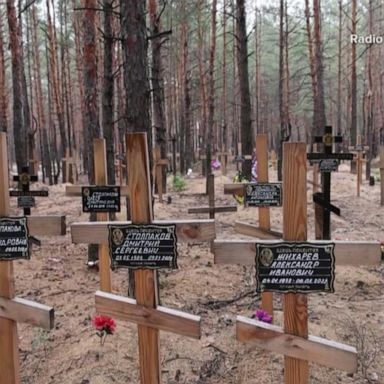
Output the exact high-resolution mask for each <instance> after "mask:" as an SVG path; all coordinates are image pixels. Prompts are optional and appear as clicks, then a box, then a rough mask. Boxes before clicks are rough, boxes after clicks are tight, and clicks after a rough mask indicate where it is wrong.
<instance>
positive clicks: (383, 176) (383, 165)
mask: <svg viewBox="0 0 384 384" xmlns="http://www.w3.org/2000/svg"><path fill="white" fill-rule="evenodd" d="M380 186H381V192H380V205H382V206H383V205H384V145H381V146H380Z"/></svg>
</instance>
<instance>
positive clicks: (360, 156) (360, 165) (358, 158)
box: [356, 135, 363, 197]
mask: <svg viewBox="0 0 384 384" xmlns="http://www.w3.org/2000/svg"><path fill="white" fill-rule="evenodd" d="M356 146H361V135H358V136H357V142H356ZM356 162H357V197H360V185H361V183H362V181H363V180H362V178H363V154H362V152H361V151H358V152H357V156H356Z"/></svg>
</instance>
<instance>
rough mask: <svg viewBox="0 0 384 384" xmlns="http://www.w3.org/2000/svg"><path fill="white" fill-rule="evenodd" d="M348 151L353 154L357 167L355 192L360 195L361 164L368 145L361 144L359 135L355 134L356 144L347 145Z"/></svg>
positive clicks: (361, 180)
mask: <svg viewBox="0 0 384 384" xmlns="http://www.w3.org/2000/svg"><path fill="white" fill-rule="evenodd" d="M348 149H349V151H350V152H351V153H353V154H354V155H355V157H354V160H355V162H356V168H357V180H356V183H357V184H356V193H357V197H360V186H361V184H362V183H363V164H364V163H366V162H367V161H366V160H365V159H364V157H365V152H366V151H368V150H369V146H367V145H362V144H361V135H358V136H357V140H356V146H355V147H353V146H350V147H348Z"/></svg>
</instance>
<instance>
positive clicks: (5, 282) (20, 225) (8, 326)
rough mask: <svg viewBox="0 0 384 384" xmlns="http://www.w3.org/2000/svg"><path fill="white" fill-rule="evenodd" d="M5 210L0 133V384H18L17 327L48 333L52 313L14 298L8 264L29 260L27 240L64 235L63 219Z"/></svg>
mask: <svg viewBox="0 0 384 384" xmlns="http://www.w3.org/2000/svg"><path fill="white" fill-rule="evenodd" d="M20 181H21V182H22V181H24V182H26V181H27V176H23V178H22V179H21V180H20ZM28 181H29V176H28ZM23 185H24V184H23ZM25 185H27V184H25ZM9 210H10V208H9V182H8V154H7V137H6V134H5V133H4V132H0V361H1V369H0V383H4V384H5V383H6V384H20V382H21V378H20V359H19V349H18V335H17V323H19V322H25V323H28V324H31V325H34V326H38V327H42V328H44V329H48V330H49V329H52V328H53V326H54V309H53V308H51V307H49V306H46V305H42V304H38V303H35V302H33V301H30V300H25V299H21V298H18V297H15V279H14V272H13V267H14V265H13V261H12V260H14V259H20V258H21V259H25V258H28V257H29V253H30V249H29V247H30V244H29V241H28V237H29V236H39V235H45V236H49V235H65V233H66V230H65V229H66V228H65V217H44V216H41V217H31V216H27V217H17V218H15V217H12V218H11V217H9Z"/></svg>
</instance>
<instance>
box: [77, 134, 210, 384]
mask: <svg viewBox="0 0 384 384" xmlns="http://www.w3.org/2000/svg"><path fill="white" fill-rule="evenodd" d="M127 164H128V166H129V170H128V186H129V191H130V192H129V193H130V199H131V217H132V223H131V222H98V223H74V224H73V225H72V226H71V232H72V241H73V242H74V243H88V244H106V245H107V244H110V249H112V247H113V244H123V243H122V240H123V239H124V235H123V237H121V234H124V232H125V231H126V233H131V231H136V232H135V233H136V236H139V237H140V238H141V237H142V236H146V235H145V234H148V233H149V232H148V231H151V230H152V229H150V228H152V227H154V226H156V225H159V224H160V225H168V226H172V227H174V229H175V233H176V236H177V241H186V242H195V241H196V242H201V241H211V240H213V239H214V237H215V227H214V221H213V220H200V221H199V220H195V221H182V220H179V221H168V222H165V221H154V220H153V210H152V196H151V186H150V172H149V159H148V148H147V136H146V134H145V133H134V134H128V135H127ZM116 226H117V227H116ZM114 229H117V231H116V233H115V231H114ZM112 234H113V235H112ZM110 236H111V238H110ZM127 239H128V238H126V239H125V240H126V241H128V242H130V240H127ZM125 240H123V241H124V244H125ZM111 242H112V243H111ZM121 246H123V245H121ZM136 251H137V252H139V251H138V249H137V248H136V249H135V251H134V252H135V253H134V254H133V253H129V252H131V251H129V250H128V253H127V254H126V255H125V256H126V257H127V259H129V260H130V261H131V262H133V263H135V260H136V259H139V257H138V256H137V252H136ZM140 252H143V251H142V250H140ZM151 252H152V251H151ZM153 252H157V251H153ZM158 256H159V257H160V259H161V255H149V256H148V259H146V260H144V261H145V263H150V262H151V261H150V258H151V260H152V259H153V260H155V259H157V257H158ZM140 257H141V256H140ZM138 263H141V261H138ZM135 293H136V300H131V299H127V298H125V297H119V296H116V295H112V294H109V293H106V292H97V293H96V310H97V312H100V313H102V314H105V315H110V316H114V317H115V318H116V319H120V320H125V321H132V322H134V323H136V324H138V333H139V356H140V380H141V383H142V384H159V383H160V382H161V367H160V358H159V356H160V354H159V330H166V331H171V332H175V333H178V334H181V335H186V336H190V337H194V338H200V318H199V317H197V316H192V315H188V314H184V313H181V312H179V311H175V310H171V309H167V308H163V307H160V306H159V305H158V284H157V274H156V271H155V270H154V269H148V268H144V267H138V269H135Z"/></svg>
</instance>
